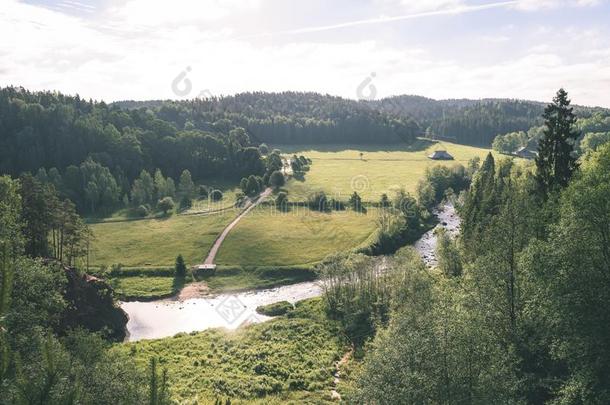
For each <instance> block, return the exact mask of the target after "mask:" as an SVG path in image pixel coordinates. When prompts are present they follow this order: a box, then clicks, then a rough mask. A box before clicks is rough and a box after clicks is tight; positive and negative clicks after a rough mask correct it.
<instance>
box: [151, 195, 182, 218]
mask: <svg viewBox="0 0 610 405" xmlns="http://www.w3.org/2000/svg"><path fill="white" fill-rule="evenodd" d="M189 201H190V200H189ZM181 205H182V202H181ZM157 208H158V209H160V210H161V211H163V215H167V212H168V211H171V210H173V209H174V200H173V199H172V198H171V197H163V198H162V199H161V200H159V202H158V203H157Z"/></svg>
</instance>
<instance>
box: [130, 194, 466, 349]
mask: <svg viewBox="0 0 610 405" xmlns="http://www.w3.org/2000/svg"><path fill="white" fill-rule="evenodd" d="M434 214H435V215H436V216H437V217H438V219H439V224H438V225H437V228H438V227H444V228H445V229H447V231H448V232H449V233H450V234H452V235H456V234H457V233H458V232H459V226H460V219H459V217H458V215H457V213H456V212H455V208H454V206H453V205H451V204H447V205H445V206H443V207H440V208H439V209H437V210H435V211H434ZM435 229H436V228H435ZM414 247H415V249H416V250H417V251H418V252H419V253H420V254H421V255H422V259H423V260H424V262H425V263H426V264H427V265H428V266H431V267H434V266H436V264H437V260H436V255H435V249H436V235H435V234H434V229H433V230H430V231H428V232H426V233H425V234H424V235H423V236H422V237H421V239H419V240H418V241H417V242H416V243H415V245H414ZM321 294H322V289H321V287H320V285H319V284H318V283H316V282H306V283H298V284H292V285H287V286H282V287H277V288H271V289H267V290H257V291H248V292H242V293H235V294H220V295H217V296H210V297H204V298H193V299H188V300H185V301H177V300H174V299H165V300H159V301H152V302H124V303H122V304H121V308H123V310H124V311H125V312H127V314H128V315H129V322H128V323H127V330H128V331H129V336H128V338H127V340H129V341H136V340H141V339H157V338H163V337H168V336H173V335H175V334H177V333H180V332H186V333H189V332H193V331H201V330H204V329H208V328H218V327H224V328H227V329H236V328H238V327H240V326H242V325H245V324H248V323H257V322H264V321H266V320H268V319H271V318H270V317H267V316H263V315H259V314H257V313H256V307H258V306H260V305H267V304H272V303H274V302H278V301H288V302H291V303H295V302H297V301H301V300H304V299H307V298H313V297H317V296H320V295H321Z"/></svg>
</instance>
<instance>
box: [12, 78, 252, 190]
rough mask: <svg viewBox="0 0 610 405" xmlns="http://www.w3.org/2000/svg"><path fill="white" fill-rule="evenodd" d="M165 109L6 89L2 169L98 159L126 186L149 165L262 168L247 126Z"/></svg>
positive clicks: (235, 172) (209, 174) (237, 172)
mask: <svg viewBox="0 0 610 405" xmlns="http://www.w3.org/2000/svg"><path fill="white" fill-rule="evenodd" d="M165 115H166V114H163V112H155V111H154V110H151V109H148V108H140V109H131V110H125V109H121V108H119V107H118V106H108V105H107V104H106V103H104V102H94V101H92V100H89V101H87V100H83V99H81V98H80V97H79V96H66V95H63V94H60V93H51V92H29V91H27V90H24V89H22V88H13V87H8V88H3V89H0V172H1V173H5V174H10V175H12V176H18V175H20V174H21V173H23V172H31V173H36V172H37V171H38V169H39V168H45V169H46V170H47V171H50V170H51V169H52V168H55V169H56V170H57V171H58V172H60V173H61V174H62V175H63V174H64V173H65V172H66V171H67V170H68V168H69V167H71V166H75V167H78V166H80V165H81V164H82V163H83V162H85V161H86V160H87V159H91V160H92V161H94V162H96V163H98V164H99V165H101V166H103V167H105V168H107V169H108V170H109V172H110V174H111V175H112V176H113V177H114V178H115V180H116V182H117V184H118V185H119V187H123V190H122V191H123V192H126V191H128V190H127V189H126V188H125V186H124V185H125V184H128V183H130V182H131V181H133V180H134V179H135V178H136V177H137V176H138V175H139V174H140V173H141V171H142V170H147V171H149V172H154V171H155V170H156V169H160V170H162V171H163V172H164V173H165V174H166V175H168V176H170V177H172V178H174V179H177V178H178V176H180V174H181V173H182V171H183V170H189V171H190V173H191V174H192V176H193V178H194V179H196V180H200V179H209V178H229V179H239V178H241V177H243V176H245V175H250V174H262V171H263V168H264V166H263V164H262V162H261V156H260V153H259V151H258V149H257V148H255V147H252V146H251V145H252V142H251V140H250V137H249V135H248V134H247V133H246V131H245V130H244V129H243V128H240V127H239V126H237V125H233V124H228V125H224V126H223V125H221V124H218V125H209V126H208V127H209V130H200V129H195V128H194V127H190V126H187V127H186V128H185V127H184V125H182V126H179V127H177V126H176V125H175V123H174V122H170V121H167V120H164V119H163V117H164V116H165ZM212 124H213V123H212ZM86 184H87V183H85V185H86Z"/></svg>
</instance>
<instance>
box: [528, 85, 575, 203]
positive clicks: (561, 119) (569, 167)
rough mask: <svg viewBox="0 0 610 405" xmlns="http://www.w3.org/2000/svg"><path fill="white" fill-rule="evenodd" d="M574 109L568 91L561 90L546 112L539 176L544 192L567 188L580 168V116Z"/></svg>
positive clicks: (539, 183) (544, 115)
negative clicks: (577, 144) (577, 127)
mask: <svg viewBox="0 0 610 405" xmlns="http://www.w3.org/2000/svg"><path fill="white" fill-rule="evenodd" d="M573 110H574V109H573V108H572V107H570V99H568V93H567V92H566V91H565V90H564V89H559V91H558V92H557V95H556V96H555V97H554V98H553V102H552V103H551V104H549V105H548V106H547V107H546V109H545V110H544V114H543V115H542V116H543V117H544V120H545V126H546V129H545V130H544V135H543V137H542V139H540V142H539V144H538V156H537V157H536V168H537V176H536V177H537V180H538V186H539V189H540V191H541V192H542V193H543V194H544V195H547V194H548V193H549V192H551V191H553V190H555V189H557V188H558V187H560V188H563V187H565V186H566V185H567V184H568V181H569V180H570V178H571V177H572V173H574V170H576V168H577V167H578V165H577V163H576V157H575V156H574V154H573V151H574V144H575V142H576V140H577V139H578V136H579V132H578V131H577V130H575V124H576V116H575V115H574V112H573Z"/></svg>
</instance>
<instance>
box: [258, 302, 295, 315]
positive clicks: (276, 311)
mask: <svg viewBox="0 0 610 405" xmlns="http://www.w3.org/2000/svg"><path fill="white" fill-rule="evenodd" d="M293 308H294V307H293V305H292V304H291V303H290V302H288V301H280V302H274V303H273V304H269V305H261V306H259V307H256V312H258V313H259V314H261V315H265V316H280V315H284V314H286V313H287V312H288V311H290V310H292V309H293Z"/></svg>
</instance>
